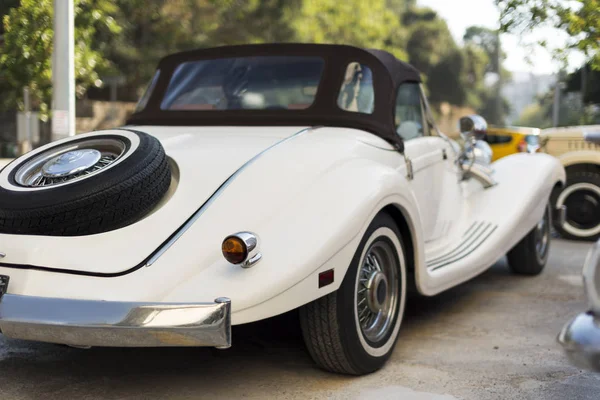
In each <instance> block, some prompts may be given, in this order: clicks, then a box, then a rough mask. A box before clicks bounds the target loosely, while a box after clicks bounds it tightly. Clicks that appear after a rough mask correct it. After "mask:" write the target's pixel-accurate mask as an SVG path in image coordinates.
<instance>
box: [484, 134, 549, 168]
mask: <svg viewBox="0 0 600 400" xmlns="http://www.w3.org/2000/svg"><path fill="white" fill-rule="evenodd" d="M540 132H541V130H540V129H538V128H527V127H520V126H506V127H498V126H492V125H490V126H488V129H487V134H486V135H485V137H484V138H483V140H485V141H486V142H488V144H489V145H490V147H491V148H492V151H493V152H494V154H493V156H492V161H496V160H498V159H500V158H502V157H506V156H508V155H511V154H515V153H535V152H537V151H539V149H540V144H539V135H540Z"/></svg>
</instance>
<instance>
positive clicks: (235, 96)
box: [161, 56, 325, 110]
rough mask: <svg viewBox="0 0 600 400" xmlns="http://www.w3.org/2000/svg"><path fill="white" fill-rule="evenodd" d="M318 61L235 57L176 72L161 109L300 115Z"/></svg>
mask: <svg viewBox="0 0 600 400" xmlns="http://www.w3.org/2000/svg"><path fill="white" fill-rule="evenodd" d="M324 64H325V62H324V61H323V59H322V58H320V57H283V56H273V57H266V56H263V57H236V58H220V59H214V60H202V61H191V62H185V63H182V64H181V65H179V66H178V67H177V69H176V70H175V72H174V73H173V76H172V78H171V81H170V83H169V86H168V88H167V91H166V93H165V95H164V98H163V101H162V103H161V109H163V110H302V109H306V108H308V107H310V106H311V105H312V103H313V102H314V100H315V96H316V93H317V88H318V86H319V83H320V80H321V75H322V72H323V67H324Z"/></svg>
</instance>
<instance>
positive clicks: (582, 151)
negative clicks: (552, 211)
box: [540, 125, 600, 240]
mask: <svg viewBox="0 0 600 400" xmlns="http://www.w3.org/2000/svg"><path fill="white" fill-rule="evenodd" d="M598 132H600V125H587V126H571V127H564V128H550V129H544V130H542V132H541V134H540V144H541V151H543V152H545V153H548V154H550V155H552V156H555V157H558V159H559V160H560V161H561V163H562V164H563V166H564V167H565V170H566V172H567V184H566V185H565V187H564V189H563V190H557V191H555V193H554V194H553V202H554V204H555V205H556V206H557V207H560V206H562V205H566V206H567V218H566V221H565V222H566V223H565V225H564V226H560V225H559V224H555V228H556V230H557V231H558V232H559V233H560V234H561V235H562V236H563V237H565V238H568V239H576V240H596V239H598V238H600V144H597V143H593V142H591V141H589V140H585V136H586V135H590V134H598Z"/></svg>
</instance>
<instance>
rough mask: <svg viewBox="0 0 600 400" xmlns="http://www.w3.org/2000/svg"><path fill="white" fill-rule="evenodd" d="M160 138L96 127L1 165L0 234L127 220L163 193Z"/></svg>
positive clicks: (74, 232) (77, 229)
mask: <svg viewBox="0 0 600 400" xmlns="http://www.w3.org/2000/svg"><path fill="white" fill-rule="evenodd" d="M170 183H171V171H170V168H169V164H168V161H167V157H166V154H165V151H164V149H163V147H162V145H161V144H160V142H159V141H158V140H157V139H156V138H154V137H152V136H150V135H148V134H146V133H143V132H138V131H133V130H125V129H123V130H110V131H98V132H94V133H90V134H84V135H78V136H76V137H74V138H68V139H63V140H60V141H57V142H53V143H50V144H47V145H45V146H42V147H40V148H38V149H35V150H33V151H31V152H29V153H27V154H25V155H23V156H21V157H19V158H17V159H16V160H14V161H13V162H11V163H10V164H8V165H7V166H6V167H5V168H4V169H3V170H2V171H1V172H0V233H10V234H24V235H48V236H82V235H90V234H95V233H101V232H107V231H110V230H114V229H118V228H122V227H124V226H126V225H129V224H132V223H134V222H136V221H137V220H139V219H140V218H142V217H143V216H144V215H145V214H147V213H148V212H149V211H151V210H152V209H153V208H154V207H155V206H156V205H157V204H158V202H159V201H160V200H161V198H162V197H163V196H164V195H165V193H166V192H167V190H168V188H169V185H170Z"/></svg>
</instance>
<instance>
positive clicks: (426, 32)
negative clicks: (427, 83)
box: [403, 8, 458, 89]
mask: <svg viewBox="0 0 600 400" xmlns="http://www.w3.org/2000/svg"><path fill="white" fill-rule="evenodd" d="M403 23H404V24H405V25H406V26H407V27H408V28H409V30H410V33H409V38H408V42H407V44H406V52H407V53H408V56H409V60H410V63H411V64H412V65H413V66H414V67H415V68H417V69H418V70H419V71H420V72H421V73H422V74H424V75H425V76H426V77H430V76H431V71H432V69H433V67H434V66H435V65H437V64H438V63H439V62H440V61H441V60H442V59H444V58H447V57H449V56H450V55H451V54H453V53H454V52H455V51H456V50H457V49H458V46H457V45H456V42H455V41H454V39H453V38H452V34H451V33H450V29H448V25H447V24H446V21H444V20H443V19H441V18H439V17H438V15H437V13H436V12H435V11H433V10H432V9H430V8H416V9H411V10H410V11H409V12H407V13H406V14H404V16H403ZM430 89H433V88H430Z"/></svg>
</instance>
